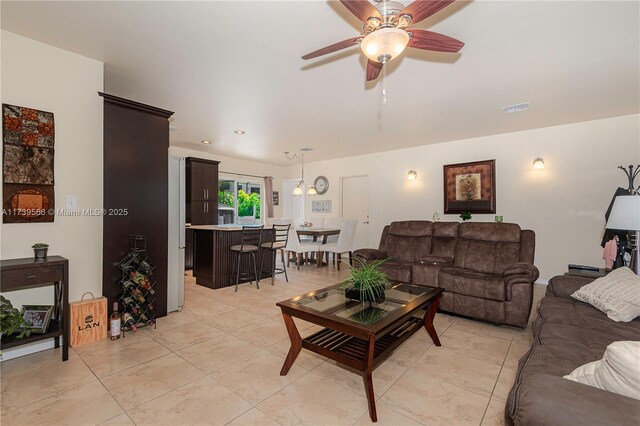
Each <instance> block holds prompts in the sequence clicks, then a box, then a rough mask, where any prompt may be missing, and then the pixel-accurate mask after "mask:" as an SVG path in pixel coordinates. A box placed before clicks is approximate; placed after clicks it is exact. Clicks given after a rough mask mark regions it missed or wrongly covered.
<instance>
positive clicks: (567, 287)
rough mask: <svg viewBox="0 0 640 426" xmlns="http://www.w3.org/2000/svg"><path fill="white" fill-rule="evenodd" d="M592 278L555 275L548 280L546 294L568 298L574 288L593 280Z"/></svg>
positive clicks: (576, 288)
mask: <svg viewBox="0 0 640 426" xmlns="http://www.w3.org/2000/svg"><path fill="white" fill-rule="evenodd" d="M594 279H595V278H589V277H579V276H575V275H557V276H555V277H553V278H551V279H550V280H549V285H548V286H547V292H546V295H547V296H555V297H563V298H565V299H570V298H571V295H572V294H573V293H574V292H575V291H576V290H578V289H579V288H580V287H583V286H585V285H587V284H589V283H591V282H593V280H594Z"/></svg>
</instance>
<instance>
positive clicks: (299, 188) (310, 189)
mask: <svg viewBox="0 0 640 426" xmlns="http://www.w3.org/2000/svg"><path fill="white" fill-rule="evenodd" d="M312 149H313V148H305V149H304V150H307V151H311V150H312ZM284 155H285V156H286V157H287V159H289V160H293V159H294V158H300V167H301V173H300V176H301V178H300V182H298V184H297V185H296V187H295V188H294V189H293V195H295V196H299V195H302V194H304V188H305V186H306V187H307V195H318V191H317V190H316V187H315V185H307V184H306V182H305V181H304V152H303V153H301V154H291V155H290V154H289V151H285V153H284Z"/></svg>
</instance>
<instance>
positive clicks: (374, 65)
mask: <svg viewBox="0 0 640 426" xmlns="http://www.w3.org/2000/svg"><path fill="white" fill-rule="evenodd" d="M383 65H384V64H382V63H380V62H376V61H372V60H371V59H369V61H367V81H371V80H375V79H376V78H378V75H380V71H381V70H382V67H383Z"/></svg>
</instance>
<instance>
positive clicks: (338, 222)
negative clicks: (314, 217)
mask: <svg viewBox="0 0 640 426" xmlns="http://www.w3.org/2000/svg"><path fill="white" fill-rule="evenodd" d="M343 220H344V219H342V218H341V217H328V218H326V219H325V220H324V227H325V228H340V227H342V222H343ZM337 242H338V236H337V235H329V236H328V237H327V243H337ZM327 263H329V253H327ZM333 264H334V265H335V264H336V255H335V253H333Z"/></svg>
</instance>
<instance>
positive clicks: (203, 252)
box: [187, 225, 274, 289]
mask: <svg viewBox="0 0 640 426" xmlns="http://www.w3.org/2000/svg"><path fill="white" fill-rule="evenodd" d="M187 230H188V231H190V232H192V233H193V276H194V277H195V279H196V284H199V285H202V286H205V287H209V288H214V289H215V288H223V287H229V286H232V285H235V277H231V270H232V269H233V268H232V262H237V258H236V256H235V254H233V253H232V252H231V246H234V245H239V244H241V243H242V226H239V225H192V226H188V227H187ZM273 236H274V234H273V229H264V230H263V231H262V241H263V242H267V241H271V240H272V239H273ZM263 256H264V264H265V265H271V264H272V262H273V256H274V253H273V251H269V250H264V251H263V250H260V251H259V252H258V253H257V254H256V261H257V265H256V267H257V269H258V270H259V269H260V263H261V261H262V257H263ZM250 259H251V256H242V260H241V262H240V274H241V275H242V273H245V272H249V271H251V272H253V262H252V261H251V260H250ZM260 273H261V272H260V271H259V272H258V274H260ZM270 277H271V274H270V273H268V272H264V273H262V277H261V279H262V278H270ZM248 281H249V279H248V278H245V279H242V278H241V279H240V282H241V283H242V282H248Z"/></svg>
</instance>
